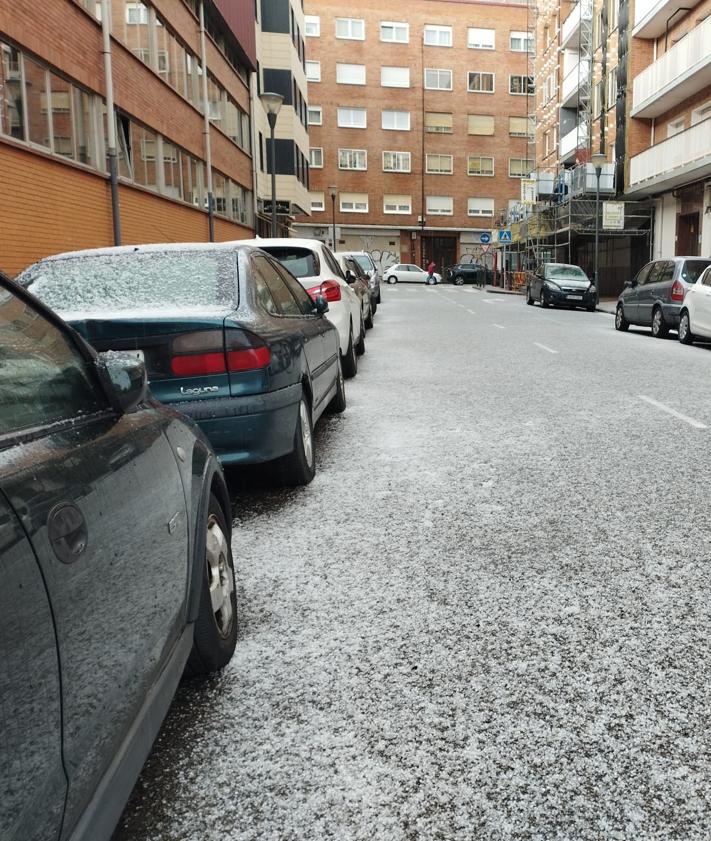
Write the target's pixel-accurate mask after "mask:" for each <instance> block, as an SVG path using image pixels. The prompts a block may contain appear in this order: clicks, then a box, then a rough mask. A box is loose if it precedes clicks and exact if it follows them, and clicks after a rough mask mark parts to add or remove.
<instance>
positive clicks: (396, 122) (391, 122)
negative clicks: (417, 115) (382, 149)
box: [382, 111, 410, 131]
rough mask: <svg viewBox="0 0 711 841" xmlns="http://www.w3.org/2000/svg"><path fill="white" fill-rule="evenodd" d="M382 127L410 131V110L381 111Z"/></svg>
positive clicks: (388, 129) (389, 129)
mask: <svg viewBox="0 0 711 841" xmlns="http://www.w3.org/2000/svg"><path fill="white" fill-rule="evenodd" d="M382 127H383V128H384V129H386V130H387V131H410V112H409V111H383V113H382Z"/></svg>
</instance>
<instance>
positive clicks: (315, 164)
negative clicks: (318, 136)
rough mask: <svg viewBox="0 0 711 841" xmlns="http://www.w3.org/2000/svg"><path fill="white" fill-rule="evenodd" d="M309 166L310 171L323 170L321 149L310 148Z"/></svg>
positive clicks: (317, 147) (316, 147)
mask: <svg viewBox="0 0 711 841" xmlns="http://www.w3.org/2000/svg"><path fill="white" fill-rule="evenodd" d="M309 166H310V167H311V169H323V147H321V146H312V147H311V148H310V149H309Z"/></svg>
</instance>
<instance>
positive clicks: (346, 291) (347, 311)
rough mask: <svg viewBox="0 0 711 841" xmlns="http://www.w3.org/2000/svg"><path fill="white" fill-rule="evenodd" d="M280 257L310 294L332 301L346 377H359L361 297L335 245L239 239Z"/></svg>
mask: <svg viewBox="0 0 711 841" xmlns="http://www.w3.org/2000/svg"><path fill="white" fill-rule="evenodd" d="M239 243H240V245H253V246H255V247H256V248H261V249H262V251H266V252H267V253H268V254H271V255H272V257H276V259H277V260H279V262H280V263H281V264H282V265H283V266H286V268H287V269H289V271H290V272H291V273H292V274H293V275H294V277H295V278H296V279H297V280H298V281H299V283H300V284H301V285H302V286H303V287H304V289H305V290H306V291H307V292H308V293H309V295H310V296H311V297H312V298H314V297H315V296H316V295H323V297H324V298H325V299H326V300H327V301H328V312H327V313H326V318H327V319H328V320H329V321H330V322H331V323H332V324H334V325H335V327H336V328H337V330H338V340H339V344H340V348H341V363H342V365H343V375H344V376H345V377H355V375H356V373H357V371H358V356H362V354H364V353H365V326H364V324H363V315H362V312H361V303H360V298H359V297H358V295H357V294H356V293H355V291H354V290H353V289H351V287H350V285H349V284H348V283H347V282H346V278H345V276H344V274H343V271H342V269H341V267H340V265H339V263H338V260H336V258H335V257H334V256H333V252H332V251H331V249H330V248H329V247H328V246H327V245H325V244H324V243H323V242H321V241H320V240H317V239H286V238H283V239H282V238H277V239H252V240H239Z"/></svg>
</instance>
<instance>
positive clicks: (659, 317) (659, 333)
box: [652, 307, 669, 339]
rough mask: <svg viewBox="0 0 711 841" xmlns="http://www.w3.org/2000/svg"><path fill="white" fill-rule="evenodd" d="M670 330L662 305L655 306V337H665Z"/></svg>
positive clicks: (653, 327)
mask: <svg viewBox="0 0 711 841" xmlns="http://www.w3.org/2000/svg"><path fill="white" fill-rule="evenodd" d="M668 332H669V325H668V324H667V322H666V321H665V320H664V313H663V312H662V308H661V307H655V308H654V312H652V335H653V336H654V338H655V339H663V338H664V337H665V336H666V335H667V333H668Z"/></svg>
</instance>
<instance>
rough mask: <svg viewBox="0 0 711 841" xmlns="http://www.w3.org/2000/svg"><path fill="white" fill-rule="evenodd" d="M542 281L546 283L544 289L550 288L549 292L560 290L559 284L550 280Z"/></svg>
mask: <svg viewBox="0 0 711 841" xmlns="http://www.w3.org/2000/svg"><path fill="white" fill-rule="evenodd" d="M543 282H544V283H545V285H546V289H550V290H551V292H560V286H558V284H557V283H553V281H552V280H545V281H543Z"/></svg>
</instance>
